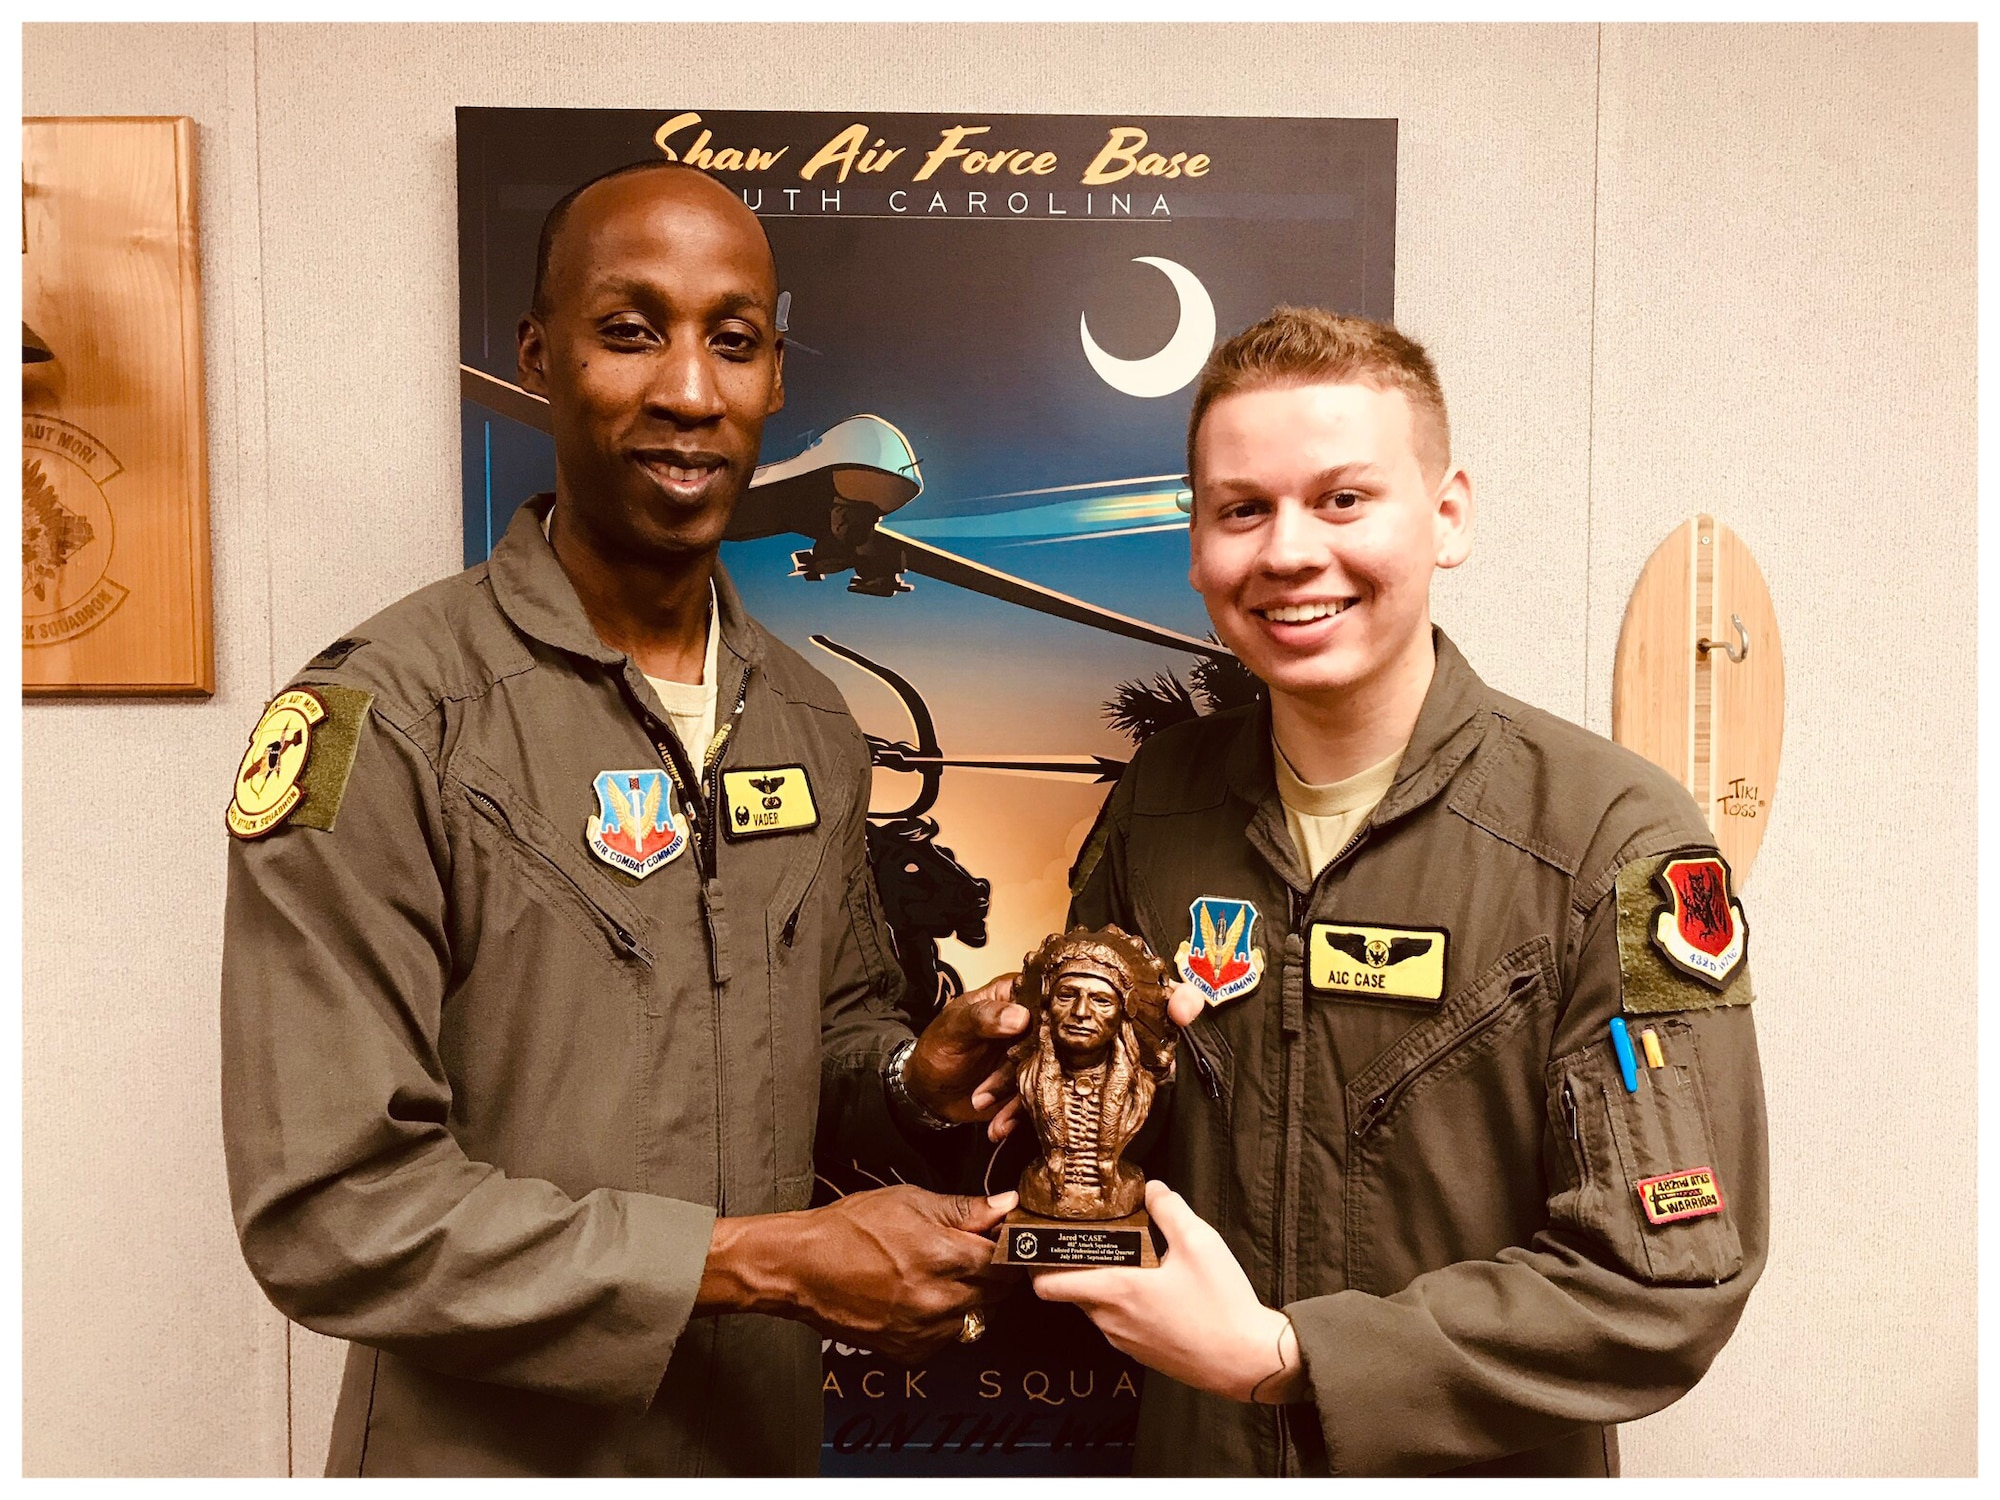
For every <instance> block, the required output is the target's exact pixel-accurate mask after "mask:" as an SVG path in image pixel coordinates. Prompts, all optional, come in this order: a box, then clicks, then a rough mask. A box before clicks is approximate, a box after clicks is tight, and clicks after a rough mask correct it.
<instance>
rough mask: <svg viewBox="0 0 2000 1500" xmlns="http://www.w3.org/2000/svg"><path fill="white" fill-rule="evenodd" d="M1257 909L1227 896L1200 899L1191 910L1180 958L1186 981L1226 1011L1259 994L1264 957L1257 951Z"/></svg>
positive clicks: (1176, 963)
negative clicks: (1249, 995)
mask: <svg viewBox="0 0 2000 1500" xmlns="http://www.w3.org/2000/svg"><path fill="white" fill-rule="evenodd" d="M1257 917H1258V913H1257V908H1256V907H1254V906H1252V905H1251V904H1250V903H1249V902H1248V901H1232V900H1230V899H1229V898H1228V897H1226V896H1197V897H1196V898H1195V899H1194V901H1193V902H1192V903H1191V904H1190V905H1189V907H1188V940H1187V941H1186V942H1184V943H1182V944H1181V945H1180V948H1179V949H1178V950H1177V951H1176V952H1175V954H1174V967H1175V968H1177V969H1178V970H1180V974H1181V977H1182V978H1183V979H1185V980H1186V981H1187V982H1188V983H1189V984H1191V985H1193V986H1194V987H1195V988H1196V989H1198V990H1200V991H1201V992H1202V995H1203V996H1204V997H1205V998H1206V999H1207V1000H1208V1003H1209V1004H1210V1005H1222V1004H1224V1003H1226V1002H1228V1001H1230V1000H1234V999H1235V998H1236V997H1237V996H1238V995H1243V994H1247V993H1249V992H1250V991H1251V990H1254V989H1255V988H1257V984H1258V981H1259V980H1261V979H1262V978H1263V977H1264V951H1263V950H1262V949H1261V948H1258V947H1256V946H1255V942H1256V937H1257Z"/></svg>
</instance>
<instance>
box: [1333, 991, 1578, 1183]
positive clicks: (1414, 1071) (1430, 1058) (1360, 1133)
mask: <svg viewBox="0 0 2000 1500" xmlns="http://www.w3.org/2000/svg"><path fill="white" fill-rule="evenodd" d="M1534 982H1535V976H1534V975H1532V974H1520V975H1517V976H1515V979H1514V982H1513V983H1512V984H1510V985H1508V986H1507V988H1506V989H1505V990H1504V991H1503V992H1502V993H1501V995H1500V998H1499V999H1498V1000H1496V1001H1494V1002H1493V1004H1491V1005H1489V1006H1487V1007H1486V1009H1485V1010H1483V1011H1481V1012H1480V1013H1479V1015H1478V1016H1477V1017H1475V1018H1474V1020H1473V1022H1472V1024H1471V1025H1470V1026H1467V1027H1466V1028H1465V1029H1464V1030H1463V1031H1460V1032H1458V1033H1457V1034H1455V1035H1453V1036H1450V1037H1447V1038H1446V1039H1445V1040H1444V1041H1443V1042H1441V1043H1439V1044H1438V1045H1437V1046H1435V1047H1433V1048H1431V1050H1430V1051H1429V1052H1426V1053H1425V1054H1424V1055H1423V1057H1422V1058H1421V1059H1419V1060H1418V1062H1417V1063H1416V1064H1415V1065H1414V1066H1413V1067H1410V1068H1407V1069H1405V1070H1404V1071H1403V1074H1402V1076H1401V1077H1399V1078H1398V1079H1397V1080H1396V1081H1395V1082H1394V1083H1392V1084H1391V1085H1389V1087H1388V1088H1386V1089H1384V1090H1383V1091H1382V1092H1381V1093H1379V1094H1377V1095H1376V1096H1375V1097H1374V1098H1373V1099H1370V1100H1369V1101H1368V1103H1367V1105H1366V1106H1364V1107H1363V1109H1362V1111H1361V1114H1360V1117H1359V1118H1358V1119H1356V1120H1355V1122H1354V1130H1353V1132H1352V1133H1353V1136H1354V1139H1355V1141H1356V1142H1357V1143H1358V1142H1360V1141H1362V1140H1365V1139H1366V1138H1367V1137H1368V1136H1369V1135H1370V1134H1371V1133H1372V1132H1373V1131H1374V1130H1375V1128H1376V1127H1377V1126H1378V1125H1380V1124H1381V1123H1382V1121H1383V1120H1384V1119H1385V1118H1387V1117H1388V1114H1389V1112H1390V1111H1391V1110H1392V1109H1394V1108H1395V1107H1396V1104H1397V1101H1399V1100H1400V1099H1401V1098H1402V1097H1403V1095H1404V1094H1406V1093H1408V1092H1409V1090H1410V1086H1411V1085H1412V1084H1414V1083H1415V1082H1416V1081H1417V1080H1418V1079H1419V1078H1421V1077H1422V1076H1423V1075H1424V1074H1425V1073H1427V1072H1429V1071H1430V1070H1431V1069H1432V1068H1434V1067H1436V1066H1437V1065H1438V1064H1439V1063H1441V1062H1443V1061H1444V1060H1445V1059H1446V1058H1447V1057H1449V1056H1451V1054H1452V1053H1454V1052H1456V1051H1458V1049H1459V1048H1461V1047H1463V1046H1465V1045H1467V1044H1468V1043H1470V1042H1471V1041H1473V1040H1474V1039H1475V1038H1477V1037H1480V1036H1483V1035H1484V1034H1485V1033H1487V1032H1488V1031H1491V1030H1492V1029H1493V1028H1494V1027H1495V1026H1497V1025H1498V1024H1499V1023H1500V1020H1501V1018H1502V1017H1504V1016H1505V1015H1506V1014H1507V1008H1508V1006H1509V1005H1511V1004H1512V1003H1513V1001H1514V998H1515V997H1516V996H1517V995H1519V994H1520V993H1521V991H1522V989H1523V988H1525V987H1526V986H1528V985H1532V984H1533V983H1534ZM1564 1105H1565V1107H1566V1108H1569V1109H1570V1128H1571V1129H1572V1130H1574V1129H1575V1125H1576V1117H1575V1112H1574V1108H1573V1106H1571V1105H1570V1101H1569V1098H1568V1095H1567V1093H1565V1095H1564Z"/></svg>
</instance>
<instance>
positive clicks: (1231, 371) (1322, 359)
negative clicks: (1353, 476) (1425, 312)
mask: <svg viewBox="0 0 2000 1500" xmlns="http://www.w3.org/2000/svg"><path fill="white" fill-rule="evenodd" d="M1354 381H1359V382H1361V383H1362V384H1365V385H1372V386H1374V387H1376V388H1377V389H1378V390H1393V391H1401V392H1402V393H1403V395H1404V396H1405V397H1407V398H1408V400H1409V403H1410V414H1411V416H1412V418H1413V419H1414V420H1413V423H1412V425H1413V427H1414V429H1415V437H1416V443H1417V459H1418V462H1419V463H1421V464H1422V465H1423V466H1424V468H1425V469H1426V470H1431V471H1433V472H1434V473H1437V474H1442V473H1443V472H1444V471H1445V469H1447V468H1448V467H1450V464H1451V420H1450V418H1449V417H1447V416H1446V415H1445V409H1444V388H1443V387H1442V386H1440V385H1439V384H1438V377H1437V367H1436V366H1435V365H1433V364H1432V363H1431V357H1430V355H1429V354H1427V353H1426V352H1425V351H1424V346H1423V345H1422V344H1419V343H1418V342H1417V341H1416V340H1415V339H1413V338H1410V337H1409V336H1408V335H1406V334H1403V333H1399V332H1398V331H1397V330H1396V329H1395V327H1394V326H1393V325H1391V324H1388V323H1377V322H1374V321H1372V320H1371V319H1368V318H1355V317H1349V316H1347V315H1345V314H1343V313H1335V312H1328V311H1326V309H1324V308H1319V307H1279V308H1275V309H1273V310H1272V312H1271V314H1270V316H1268V317H1266V318H1265V319H1264V320H1263V321H1262V322H1260V323H1256V324H1254V325H1252V326H1251V327H1249V328H1246V329H1244V330H1243V331H1242V332H1241V333H1239V334H1237V335H1236V337H1235V338H1233V339H1230V340H1228V341H1227V342H1226V343H1222V344H1219V345H1217V346H1216V348H1215V350H1214V352H1213V353H1211V354H1210V355H1209V356H1208V362H1207V363H1206V364H1204V365H1203V366H1202V367H1201V381H1200V383H1199V384H1198V385H1196V386H1195V390H1194V408H1193V410H1191V411H1190V412H1189V413H1188V435H1187V462H1188V482H1189V483H1190V484H1192V483H1193V482H1194V462H1195V437H1196V435H1197V434H1198V433H1199V432H1200V431H1201V419H1202V418H1203V417H1205V416H1207V415H1208V409H1209V407H1211V406H1213V405H1214V404H1215V403H1216V402H1218V401H1220V400H1221V399H1222V398H1223V397H1224V396H1234V395H1237V394H1239V393H1241V392H1244V391H1256V390H1264V389H1266V388H1268V387H1272V386H1296V385H1340V384H1346V383H1349V382H1354Z"/></svg>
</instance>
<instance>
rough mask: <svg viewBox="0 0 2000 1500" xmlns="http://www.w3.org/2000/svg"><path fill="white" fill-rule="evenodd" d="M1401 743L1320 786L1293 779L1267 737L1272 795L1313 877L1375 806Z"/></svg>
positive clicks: (1287, 763)
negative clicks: (1273, 773)
mask: <svg viewBox="0 0 2000 1500" xmlns="http://www.w3.org/2000/svg"><path fill="white" fill-rule="evenodd" d="M1409 748H1410V747H1409V746H1408V745H1407V744H1405V745H1404V746H1402V748H1401V749H1399V750H1397V751H1396V753H1395V754H1394V755H1392V756H1390V757H1389V758H1388V759H1387V760H1384V761H1378V762H1377V763H1376V764H1374V765H1372V766H1370V767H1369V768H1368V769H1367V770H1365V771H1357V772H1356V773H1355V774H1354V775H1352V776H1350V777H1348V778H1347V779H1346V780H1345V781H1332V782H1328V783H1326V784H1325V785H1323V786H1314V785H1313V784H1312V783H1310V782H1306V781H1301V780H1299V774H1298V772H1296V771H1294V770H1293V769H1292V763H1291V762H1290V761H1288V760H1286V759H1285V752H1284V751H1283V750H1281V749H1279V748H1278V742H1277V740H1276V739H1275V738H1273V739H1272V741H1271V751H1272V757H1271V759H1272V765H1273V768H1274V769H1275V770H1276V771H1277V774H1278V800H1279V801H1281V802H1283V803H1284V804H1285V827H1286V828H1288V829H1290V830H1291V835H1292V844H1293V845H1294V847H1296V848H1297V849H1298V851H1299V856H1300V858H1302V859H1303V860H1305V862H1306V869H1307V870H1308V871H1310V872H1311V873H1312V874H1313V875H1314V876H1315V877H1317V876H1318V875H1319V872H1320V871H1321V870H1322V869H1324V868H1325V867H1326V862H1327V861H1328V860H1330V859H1332V858H1333V857H1334V855H1336V854H1338V853H1340V851H1341V850H1342V849H1345V848H1346V847H1347V841H1348V840H1349V839H1351V838H1353V837H1354V834H1355V830H1356V829H1358V828H1360V826H1361V825H1362V823H1363V822H1365V821H1366V820H1367V817H1368V815H1369V814H1370V813H1371V812H1373V811H1375V804H1376V803H1378V802H1380V801H1381V800H1382V797H1383V795H1384V794H1385V793H1386V792H1387V791H1388V790H1389V783H1391V782H1392V781H1394V780H1395V779H1396V767H1397V766H1399V765H1401V764H1402V762H1403V751H1404V750H1407V749H1409Z"/></svg>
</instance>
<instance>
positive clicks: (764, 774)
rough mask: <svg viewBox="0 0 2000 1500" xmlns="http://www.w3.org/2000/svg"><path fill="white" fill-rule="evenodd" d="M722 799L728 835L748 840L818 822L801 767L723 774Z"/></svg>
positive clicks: (817, 810) (791, 831)
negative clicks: (725, 804) (725, 810)
mask: <svg viewBox="0 0 2000 1500" xmlns="http://www.w3.org/2000/svg"><path fill="white" fill-rule="evenodd" d="M722 795H723V799H724V800H725V801H726V802H727V803H728V804H729V811H728V814H727V816H728V825H727V832H728V836H729V837H730V838H733V839H743V838H751V837H753V836H755V835H757V834H760V833H795V832H797V831H798V830H799V829H801V828H812V827H814V826H816V825H817V824H818V822H819V809H818V808H817V807H815V806H814V805H813V794H812V783H811V782H810V781H808V780H807V779H806V768H805V767H804V766H772V767H771V768H769V769H768V770H757V771H725V772H724V773H723V776H722Z"/></svg>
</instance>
